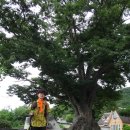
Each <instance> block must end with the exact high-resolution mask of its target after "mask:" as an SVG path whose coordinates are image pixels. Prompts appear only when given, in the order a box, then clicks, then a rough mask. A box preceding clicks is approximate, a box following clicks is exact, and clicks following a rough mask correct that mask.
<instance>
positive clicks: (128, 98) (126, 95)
mask: <svg viewBox="0 0 130 130" xmlns="http://www.w3.org/2000/svg"><path fill="white" fill-rule="evenodd" d="M117 106H118V107H121V108H127V107H130V87H128V88H124V89H122V98H121V100H119V101H117Z"/></svg>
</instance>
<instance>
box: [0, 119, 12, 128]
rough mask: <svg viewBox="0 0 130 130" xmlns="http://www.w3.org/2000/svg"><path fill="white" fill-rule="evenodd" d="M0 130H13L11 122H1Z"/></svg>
mask: <svg viewBox="0 0 130 130" xmlns="http://www.w3.org/2000/svg"><path fill="white" fill-rule="evenodd" d="M0 128H11V122H10V121H7V120H2V119H1V120H0Z"/></svg>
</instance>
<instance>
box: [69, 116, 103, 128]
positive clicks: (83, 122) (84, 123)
mask: <svg viewBox="0 0 130 130" xmlns="http://www.w3.org/2000/svg"><path fill="white" fill-rule="evenodd" d="M69 130H100V127H99V126H98V124H97V122H95V121H94V120H93V119H91V117H90V118H89V117H86V116H84V115H83V116H78V117H76V119H75V121H74V123H73V125H72V126H71V127H70V129H69Z"/></svg>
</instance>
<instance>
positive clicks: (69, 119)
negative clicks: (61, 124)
mask: <svg viewBox="0 0 130 130" xmlns="http://www.w3.org/2000/svg"><path fill="white" fill-rule="evenodd" d="M65 120H66V121H67V122H72V121H73V115H72V114H67V115H66V117H65Z"/></svg>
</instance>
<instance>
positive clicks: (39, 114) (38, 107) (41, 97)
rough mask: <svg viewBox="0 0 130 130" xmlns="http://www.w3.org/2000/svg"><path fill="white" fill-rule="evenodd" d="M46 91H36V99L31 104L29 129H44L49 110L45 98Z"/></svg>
mask: <svg viewBox="0 0 130 130" xmlns="http://www.w3.org/2000/svg"><path fill="white" fill-rule="evenodd" d="M45 95H46V91H45V90H44V89H39V90H38V91H37V97H38V99H37V101H35V102H33V103H32V105H31V112H30V128H31V130H46V126H47V123H48V122H47V116H48V111H49V104H48V103H47V101H46V100H45Z"/></svg>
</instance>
